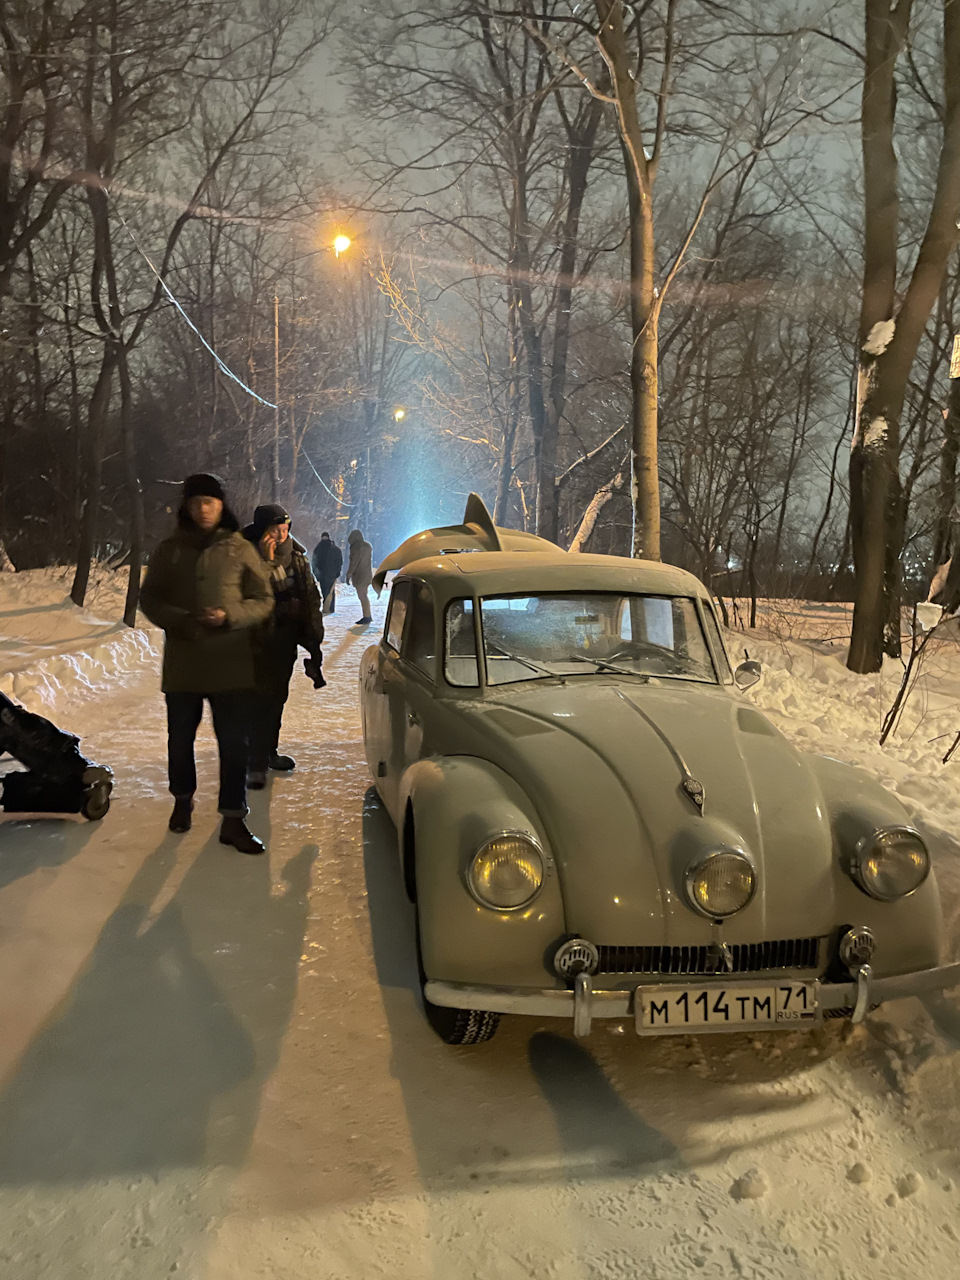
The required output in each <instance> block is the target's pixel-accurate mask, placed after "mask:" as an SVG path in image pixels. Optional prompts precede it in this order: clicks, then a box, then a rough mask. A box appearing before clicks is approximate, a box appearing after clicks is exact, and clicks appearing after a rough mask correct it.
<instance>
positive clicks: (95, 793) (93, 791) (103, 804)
mask: <svg viewBox="0 0 960 1280" xmlns="http://www.w3.org/2000/svg"><path fill="white" fill-rule="evenodd" d="M111 790H112V788H111V785H110V783H109V782H97V783H95V784H94V785H93V786H92V787H91V788H90V790H89V791H88V792H87V794H86V795H85V796H84V798H83V804H82V805H81V806H80V812H81V813H82V814H83V816H84V817H85V818H86V819H87V820H88V821H90V822H99V821H100V819H101V818H104V817H106V814H107V810H108V809H109V808H110V792H111Z"/></svg>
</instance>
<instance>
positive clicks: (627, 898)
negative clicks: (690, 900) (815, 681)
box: [476, 676, 835, 946]
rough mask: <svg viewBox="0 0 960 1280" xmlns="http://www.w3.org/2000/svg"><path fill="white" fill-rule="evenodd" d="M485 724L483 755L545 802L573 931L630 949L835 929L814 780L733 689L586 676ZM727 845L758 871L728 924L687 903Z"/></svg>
mask: <svg viewBox="0 0 960 1280" xmlns="http://www.w3.org/2000/svg"><path fill="white" fill-rule="evenodd" d="M476 715H477V718H478V720H479V722H480V724H479V726H478V727H479V728H480V729H481V733H482V735H483V737H484V738H485V739H486V741H487V747H486V749H485V750H483V754H484V755H487V756H488V758H489V759H491V760H492V761H493V762H494V763H496V764H499V765H500V766H501V767H503V768H506V769H507V771H508V772H510V773H511V774H512V775H513V776H514V777H515V778H516V780H517V782H518V783H520V784H521V785H522V786H523V787H524V788H525V790H526V792H527V794H528V795H529V796H530V798H531V800H532V801H533V803H534V804H535V805H536V807H537V810H538V813H539V815H540V818H541V820H542V822H543V825H544V829H545V831H546V834H547V836H548V839H549V842H550V846H551V849H552V852H553V855H554V858H555V860H556V866H557V871H558V874H559V876H560V882H561V887H562V890H563V896H564V902H565V909H566V913H567V925H568V927H569V929H570V930H571V931H572V932H574V933H579V934H582V935H583V936H585V937H587V938H590V939H591V940H592V941H594V942H596V943H598V944H603V945H612V946H628V945H639V944H643V945H685V944H696V943H702V942H703V941H704V939H705V937H707V938H709V937H713V938H715V939H718V940H720V939H725V940H727V941H730V942H741V941H763V940H772V939H779V938H790V937H812V936H815V935H823V934H826V933H827V932H829V931H830V928H831V926H832V923H833V888H832V874H831V868H832V862H833V859H834V856H835V855H834V852H833V838H832V832H831V825H830V820H829V817H828V814H827V809H826V805H825V803H824V799H823V796H822V794H821V791H820V788H819V785H818V782H817V777H816V775H815V773H814V771H813V769H812V768H811V767H810V764H809V762H808V761H807V760H806V759H805V758H804V757H803V756H802V755H801V754H800V753H799V752H797V751H796V750H795V749H794V748H793V747H792V746H791V745H790V743H789V742H787V740H786V739H785V738H784V737H783V736H782V734H780V733H779V732H778V731H777V729H776V728H775V727H774V726H773V725H772V724H771V723H770V721H769V720H767V719H766V717H765V716H763V715H762V714H761V713H760V712H759V711H757V710H756V709H755V708H754V707H752V706H750V705H749V704H747V703H745V702H743V701H742V700H741V699H740V698H739V697H738V696H737V695H735V694H733V693H732V692H730V691H729V690H727V689H724V688H720V687H711V686H705V685H700V684H692V683H687V682H679V681H678V682H671V683H670V684H667V683H666V682H663V683H658V682H656V681H655V682H652V683H650V684H640V683H639V682H637V681H632V680H631V681H627V680H622V681H617V680H612V679H609V678H606V677H602V676H592V677H589V678H588V679H577V680H569V681H567V683H565V684H563V685H561V686H559V687H558V686H557V685H556V684H554V683H553V682H551V683H550V685H549V686H546V685H541V686H535V685H533V684H530V685H527V686H526V687H525V688H523V689H520V688H517V687H516V686H513V687H512V688H511V690H510V695H509V702H507V700H506V699H505V698H504V700H503V701H501V700H500V696H499V695H498V694H497V695H494V698H493V699H489V700H487V701H486V702H485V704H484V706H483V709H482V710H479V709H478V711H477V713H476ZM685 783H686V787H685V785H684V784H685ZM694 784H697V786H695V785H694ZM698 787H699V788H700V789H702V800H703V803H702V807H701V806H700V805H699V804H698V803H697V802H696V799H695V795H691V794H690V793H691V792H696V791H697V789H698ZM717 845H732V846H735V847H737V848H740V849H743V850H744V851H746V852H747V853H748V854H749V855H750V856H751V857H752V858H753V860H754V862H755V864H756V868H757V875H758V889H757V893H756V895H755V897H754V899H753V901H752V902H751V903H750V904H749V905H748V906H747V907H746V908H745V909H744V910H743V911H741V912H739V913H738V914H737V915H736V916H733V917H731V918H730V919H729V920H727V921H726V922H725V923H724V924H722V925H717V924H714V923H713V922H711V921H708V920H707V919H705V918H704V917H703V916H701V915H699V914H697V913H696V912H694V911H693V910H692V908H691V907H690V906H689V905H687V901H686V898H685V896H684V893H683V881H684V870H685V868H686V867H687V865H688V864H689V862H690V860H691V859H692V858H693V857H694V856H695V855H697V854H699V853H702V852H703V851H705V850H708V849H711V848H715V847H716V846H717Z"/></svg>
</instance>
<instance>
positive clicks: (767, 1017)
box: [634, 982, 817, 1036]
mask: <svg viewBox="0 0 960 1280" xmlns="http://www.w3.org/2000/svg"><path fill="white" fill-rule="evenodd" d="M634 1000H635V1008H634V1017H635V1020H636V1027H637V1034H638V1035H647V1036H649V1035H669V1034H671V1033H677V1034H679V1033H682V1032H691V1031H692V1032H696V1031H734V1030H736V1029H738V1028H740V1027H751V1028H753V1027H780V1028H784V1029H785V1028H787V1027H791V1026H804V1025H808V1024H810V1023H812V1022H816V1021H817V984H816V983H815V982H780V983H776V984H771V983H763V984H760V983H757V984H753V983H750V984H747V983H730V984H728V985H727V986H720V985H719V983H716V984H714V985H712V986H709V987H703V986H700V987H693V986H690V987H688V986H682V985H676V984H674V985H671V986H662V987H637V990H636V993H635V997H634Z"/></svg>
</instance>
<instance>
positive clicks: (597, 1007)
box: [424, 963, 960, 1035]
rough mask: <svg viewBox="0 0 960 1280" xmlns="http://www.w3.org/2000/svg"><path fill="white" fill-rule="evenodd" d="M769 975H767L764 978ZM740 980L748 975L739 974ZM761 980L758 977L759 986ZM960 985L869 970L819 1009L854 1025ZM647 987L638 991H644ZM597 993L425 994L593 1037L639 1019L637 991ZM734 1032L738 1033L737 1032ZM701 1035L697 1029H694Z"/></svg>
mask: <svg viewBox="0 0 960 1280" xmlns="http://www.w3.org/2000/svg"><path fill="white" fill-rule="evenodd" d="M763 976H766V975H763ZM737 977H738V980H739V981H741V982H742V981H745V980H748V979H747V975H745V974H738V975H737ZM758 978H760V980H762V977H761V976H760V975H756V976H754V978H753V981H754V983H756V982H757V980H758ZM689 981H690V982H691V983H702V985H705V986H707V985H710V984H711V983H713V982H716V983H717V985H718V986H721V985H722V982H721V981H718V979H717V976H716V975H715V974H710V975H694V974H691V975H690V978H689ZM958 983H960V963H958V964H945V965H940V966H939V967H938V968H936V969H919V970H917V971H916V972H915V973H902V974H897V975H895V976H894V977H889V978H876V977H874V976H873V974H872V973H871V972H870V968H869V966H868V965H864V967H863V969H862V970H861V971H860V974H859V976H858V977H857V978H856V979H854V980H851V981H850V982H824V983H821V984H820V986H819V988H818V991H817V1009H818V1013H819V1014H820V1015H821V1017H820V1018H818V1019H817V1022H816V1023H807V1024H806V1025H807V1026H816V1025H819V1023H820V1021H821V1020H822V1015H823V1014H824V1013H828V1012H830V1011H831V1010H836V1009H849V1010H851V1011H852V1016H853V1020H854V1021H856V1022H860V1021H862V1020H863V1018H864V1017H865V1016H866V1014H867V1012H868V1011H869V1009H870V1008H873V1007H875V1006H876V1005H879V1004H883V1003H884V1002H885V1001H887V1000H901V999H903V998H905V997H906V996H922V995H928V994H929V993H930V992H933V991H942V990H943V989H944V988H945V987H952V986H955V985H957V984H958ZM643 985H644V984H643V983H642V982H638V983H637V987H641V988H642V987H643ZM636 989H637V988H631V989H630V990H629V991H597V990H594V989H593V986H592V983H591V981H590V979H589V978H588V977H587V976H586V975H585V974H580V975H579V977H578V978H577V983H576V988H575V990H573V991H569V990H563V991H561V990H555V989H552V988H549V987H547V988H543V989H537V988H535V987H481V986H472V985H469V984H466V983H458V982H433V981H430V982H427V984H426V986H425V987H424V995H425V996H426V998H427V1000H429V1001H430V1003H431V1004H438V1005H444V1006H447V1007H449V1008H454V1009H484V1010H486V1011H488V1012H490V1013H523V1014H528V1015H530V1016H532V1017H535V1018H572V1019H573V1022H574V1033H575V1034H576V1035H587V1034H588V1033H589V1030H590V1024H591V1022H592V1021H593V1019H594V1018H632V1017H633V1016H634V992H635V990H636ZM799 1025H800V1024H798V1023H791V1022H787V1023H780V1024H777V1025H776V1026H775V1027H771V1028H769V1029H770V1030H781V1029H783V1030H794V1031H795V1030H797V1029H798V1026H799ZM731 1029H732V1028H731ZM690 1034H691V1035H696V1034H697V1032H696V1029H693V1028H692V1029H691V1031H690Z"/></svg>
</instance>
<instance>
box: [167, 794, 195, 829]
mask: <svg viewBox="0 0 960 1280" xmlns="http://www.w3.org/2000/svg"><path fill="white" fill-rule="evenodd" d="M167 825H168V826H169V828H170V830H171V831H175V832H176V834H177V835H178V836H182V835H183V833H184V832H185V831H189V830H190V828H191V826H192V825H193V797H192V796H174V799H173V813H171V815H170V821H169V823H168V824H167Z"/></svg>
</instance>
